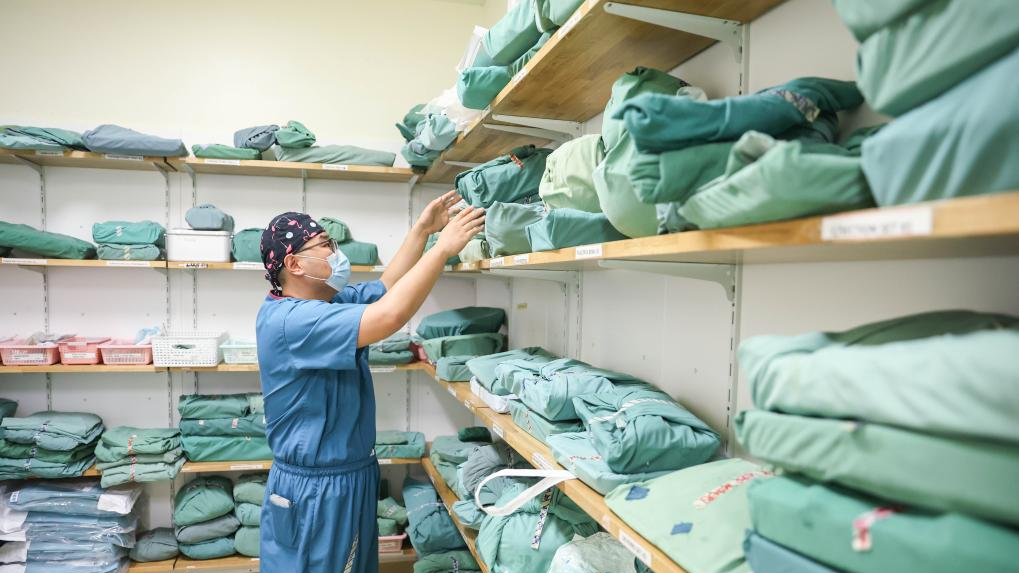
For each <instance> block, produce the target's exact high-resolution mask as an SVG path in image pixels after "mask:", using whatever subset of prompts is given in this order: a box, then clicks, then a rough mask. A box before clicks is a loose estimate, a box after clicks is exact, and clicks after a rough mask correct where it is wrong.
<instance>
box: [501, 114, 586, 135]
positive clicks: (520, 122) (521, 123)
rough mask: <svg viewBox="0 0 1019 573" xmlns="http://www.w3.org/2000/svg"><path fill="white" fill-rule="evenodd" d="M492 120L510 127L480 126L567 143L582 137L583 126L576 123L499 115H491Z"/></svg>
mask: <svg viewBox="0 0 1019 573" xmlns="http://www.w3.org/2000/svg"><path fill="white" fill-rule="evenodd" d="M492 119H493V120H495V121H502V122H505V123H509V124H512V125H497V124H492V123H483V124H481V125H483V126H484V127H486V128H488V129H494V130H497V131H506V132H509V133H519V134H520V135H528V136H531V137H537V138H540V139H549V140H552V141H569V140H571V139H575V138H577V137H580V136H581V135H584V125H583V124H582V123H580V122H576V121H566V120H562V119H546V118H543V117H524V116H519V115H500V114H495V115H493V116H492Z"/></svg>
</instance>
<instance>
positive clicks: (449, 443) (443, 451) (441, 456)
mask: <svg viewBox="0 0 1019 573" xmlns="http://www.w3.org/2000/svg"><path fill="white" fill-rule="evenodd" d="M487 444H488V442H484V441H471V442H465V441H462V440H460V439H459V438H457V437H456V436H438V437H436V438H435V439H434V440H432V448H431V452H429V455H430V456H431V457H432V458H433V459H435V460H439V461H443V462H448V463H451V464H453V466H454V467H455V466H458V465H460V464H462V463H464V462H466V461H467V458H468V456H470V455H471V453H472V452H474V451H475V450H477V449H478V448H480V447H482V446H485V445H487Z"/></svg>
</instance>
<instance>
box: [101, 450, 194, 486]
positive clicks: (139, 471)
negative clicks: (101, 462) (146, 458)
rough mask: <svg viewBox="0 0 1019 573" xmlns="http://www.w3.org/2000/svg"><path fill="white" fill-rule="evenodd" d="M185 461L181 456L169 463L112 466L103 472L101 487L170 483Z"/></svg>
mask: <svg viewBox="0 0 1019 573" xmlns="http://www.w3.org/2000/svg"><path fill="white" fill-rule="evenodd" d="M185 461H187V460H185V459H184V457H183V456H181V457H179V458H177V459H176V460H175V461H173V462H170V463H162V462H157V463H148V464H143V463H132V464H126V465H119V466H114V467H112V468H108V469H105V470H103V476H102V481H101V482H100V484H101V485H102V486H103V487H113V486H115V485H120V484H123V483H131V482H136V483H146V482H154V481H172V480H173V479H174V478H175V477H177V474H179V473H180V469H181V468H182V467H184V462H185Z"/></svg>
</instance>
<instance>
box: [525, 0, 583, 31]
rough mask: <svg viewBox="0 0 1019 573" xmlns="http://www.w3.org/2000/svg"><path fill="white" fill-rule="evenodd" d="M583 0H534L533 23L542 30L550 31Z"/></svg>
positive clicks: (560, 24) (562, 21) (563, 20)
mask: <svg viewBox="0 0 1019 573" xmlns="http://www.w3.org/2000/svg"><path fill="white" fill-rule="evenodd" d="M583 3H584V0H536V1H535V3H534V16H535V23H536V24H537V25H538V29H539V30H541V31H542V32H551V31H553V30H555V29H557V28H559V26H562V25H563V24H565V23H566V22H567V21H568V20H569V19H570V16H572V15H573V13H574V12H576V11H577V8H579V7H580V6H581V5H582V4H583Z"/></svg>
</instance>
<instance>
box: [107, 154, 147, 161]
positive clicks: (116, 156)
mask: <svg viewBox="0 0 1019 573" xmlns="http://www.w3.org/2000/svg"><path fill="white" fill-rule="evenodd" d="M103 157H105V158H106V159H116V160H119V161H145V158H144V157H142V156H141V155H123V154H120V153H107V154H106V155H104V156H103Z"/></svg>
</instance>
